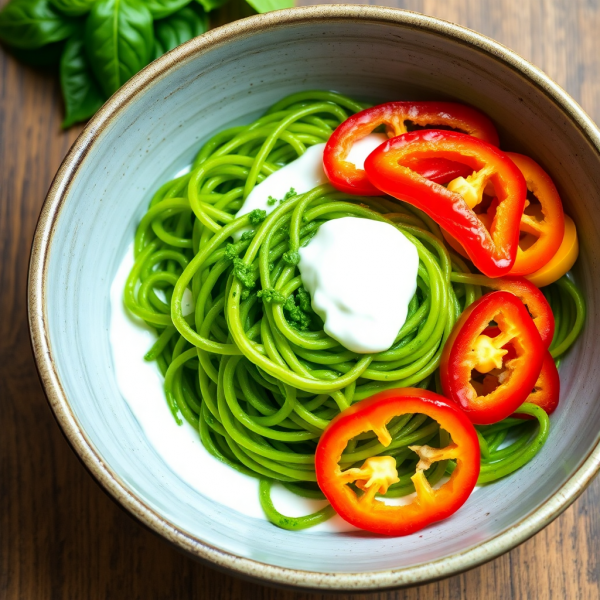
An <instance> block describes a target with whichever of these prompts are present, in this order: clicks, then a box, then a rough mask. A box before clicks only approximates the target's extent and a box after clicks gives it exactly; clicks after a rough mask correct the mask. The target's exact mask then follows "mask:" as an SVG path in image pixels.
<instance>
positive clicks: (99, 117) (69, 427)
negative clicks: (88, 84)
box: [27, 4, 600, 591]
mask: <svg viewBox="0 0 600 600" xmlns="http://www.w3.org/2000/svg"><path fill="white" fill-rule="evenodd" d="M315 20H320V21H365V22H371V23H377V22H379V23H385V24H392V25H399V26H402V27H404V28H411V29H421V30H424V31H427V32H429V33H434V34H437V35H439V36H441V37H444V38H446V39H449V40H452V41H454V42H458V43H462V44H464V45H467V46H470V47H471V48H474V49H475V50H477V51H479V52H481V53H484V54H487V55H489V56H491V57H492V58H494V59H495V60H497V61H499V62H500V63H503V64H504V65H505V66H507V67H509V68H511V69H512V70H513V71H516V72H518V73H519V74H521V75H522V76H524V77H525V78H526V79H527V80H528V81H529V82H530V83H533V84H534V85H535V86H536V87H538V88H539V89H540V90H541V92H542V93H544V94H545V95H546V96H547V97H549V98H550V99H551V100H552V101H554V103H555V104H556V105H558V106H559V107H560V108H561V109H562V111H563V112H564V113H565V114H566V115H567V116H568V117H569V119H570V121H571V122H572V123H573V124H574V125H575V126H576V127H577V128H578V129H579V130H580V131H581V132H582V133H583V135H584V136H585V137H586V138H587V140H588V142H589V143H590V144H591V145H592V147H594V148H595V150H596V152H597V154H598V156H599V158H600V131H599V130H598V129H597V127H596V126H595V124H594V123H593V121H592V120H591V119H590V117H589V116H588V115H587V114H586V113H585V112H584V111H583V109H582V108H581V107H580V106H579V105H578V104H577V103H576V102H575V101H574V100H573V99H572V98H571V97H570V96H569V95H568V94H567V93H566V92H565V91H564V90H563V89H562V88H561V87H560V86H558V84H556V83H555V82H553V81H552V80H551V79H550V78H549V77H548V76H547V75H546V74H545V73H543V72H542V71H541V70H540V69H538V68H537V67H535V66H534V65H532V64H531V63H529V62H528V61H526V60H525V59H523V58H521V57H520V56H519V55H517V54H516V53H515V52H513V51H511V50H509V49H508V48H506V47H505V46H503V45H502V44H500V43H498V42H496V41H494V40H492V39H490V38H488V37H486V36H484V35H482V34H479V33H477V32H474V31H472V30H470V29H467V28H465V27H462V26H459V25H456V24H454V23H450V22H447V21H443V20H441V19H437V18H435V17H430V16H426V15H422V14H420V13H415V12H411V11H406V10H402V9H394V8H386V7H379V6H361V5H344V4H338V5H318V6H306V7H297V8H290V9H285V10H280V11H274V12H271V13H266V14H262V15H254V16H251V17H248V18H245V19H241V20H239V21H235V22H233V23H230V24H228V25H224V26H222V27H218V28H216V29H213V30H211V31H209V32H207V33H205V34H204V35H202V36H199V37H197V38H195V39H193V40H190V41H189V42H186V43H185V44H183V45H182V46H179V47H178V48H176V49H175V50H172V51H171V52H169V53H168V54H166V55H164V56H162V57H161V58H159V59H158V60H156V61H154V62H153V63H151V64H150V65H148V66H147V67H146V68H144V69H143V70H142V71H140V72H139V73H138V74H137V75H135V76H134V77H133V78H132V79H130V80H129V81H128V82H127V83H126V84H125V85H124V86H123V87H122V88H121V89H119V90H118V91H117V92H116V93H115V94H114V95H113V96H112V97H111V98H110V99H109V100H108V101H107V102H106V104H105V105H104V106H103V107H102V108H101V109H100V110H99V111H98V113H97V114H96V115H95V116H94V117H93V118H92V119H91V121H90V122H89V123H88V124H87V126H86V127H85V128H84V130H83V131H82V132H81V134H80V135H79V137H78V138H77V140H76V141H75V143H74V144H73V146H72V147H71V149H70V150H69V152H68V154H67V156H66V157H65V159H64V161H63V163H62V165H61V167H60V169H59V170H58V172H57V174H56V176H55V178H54V180H53V182H52V185H51V187H50V190H49V192H48V195H47V197H46V200H45V201H44V204H43V206H42V209H41V213H40V217H39V220H38V224H37V227H36V231H35V235H34V239H33V245H32V249H31V256H30V263H29V275H28V289H27V303H28V320H29V328H30V336H31V344H32V349H33V354H34V357H35V362H36V366H37V369H38V373H39V377H40V380H41V382H42V385H43V388H44V391H45V393H46V396H47V399H48V403H49V405H50V407H51V409H52V412H53V414H54V416H55V418H56V421H57V422H58V424H59V426H60V427H61V429H62V431H63V433H64V435H65V437H66V438H67V441H68V442H69V444H70V445H71V447H72V448H73V450H74V451H75V452H76V454H77V455H78V457H79V458H80V460H81V461H82V463H83V464H84V466H85V467H86V468H87V470H88V471H89V472H90V474H91V475H92V476H93V477H94V478H95V479H96V481H97V482H98V483H99V484H100V485H101V486H102V487H103V488H104V490H105V491H106V492H108V493H109V495H110V496H112V498H113V499H114V500H116V501H117V502H118V503H119V504H121V505H122V506H123V507H124V508H125V509H127V511H128V512H129V513H130V514H131V515H133V516H134V517H135V518H136V519H137V520H138V521H140V522H141V523H142V524H143V525H145V526H146V527H147V528H149V529H150V530H152V531H153V532H155V533H157V534H159V535H160V536H162V537H163V538H165V539H166V540H167V541H169V542H170V543H171V544H173V545H175V546H176V547H178V548H179V549H181V550H183V551H184V552H186V553H187V554H189V555H191V556H193V557H195V558H197V559H199V560H201V561H203V562H205V563H208V564H210V565H212V566H214V567H216V568H219V569H221V570H224V571H227V572H229V573H232V574H236V575H238V576H242V577H244V578H248V579H253V580H258V581H260V582H262V583H268V584H271V585H279V586H285V587H292V588H303V589H314V590H340V591H341V590H344V591H374V590H381V589H386V588H399V587H405V586H410V585H415V584H423V583H427V582H431V581H435V580H437V579H441V578H443V577H448V576H450V575H454V574H457V573H460V572H462V571H465V570H467V569H470V568H473V567H475V566H478V565H480V564H483V563H485V562H487V561H489V560H492V559H493V558H496V557H497V556H499V555H501V554H503V553H504V552H507V551H508V550H510V549H512V548H514V547H515V546H517V545H518V544H520V543H522V542H523V541H525V540H527V539H528V538H529V537H531V536H532V535H534V534H535V533H537V532H538V531H539V530H540V529H542V528H543V527H545V526H546V525H547V524H549V523H550V522H551V521H552V520H554V519H555V518H556V517H557V516H559V515H560V514H561V513H562V512H563V511H564V510H565V509H566V508H568V507H569V506H570V505H571V503H573V502H574V501H575V500H576V499H577V498H578V497H579V495H580V494H581V493H582V492H583V491H584V489H585V488H586V487H587V485H588V484H589V483H590V481H591V480H592V478H593V477H594V476H595V475H596V473H597V472H598V470H599V469H600V442H599V441H597V442H596V444H595V446H594V447H593V448H592V449H591V450H590V452H589V453H588V455H587V456H586V457H584V458H583V459H582V461H581V464H580V466H579V467H578V469H577V470H576V471H575V473H574V474H573V475H572V476H571V477H570V478H569V480H568V481H566V482H565V484H564V485H563V486H562V487H560V488H559V489H558V490H557V491H556V492H555V493H554V494H553V495H552V496H551V497H550V498H549V499H548V500H546V501H545V502H544V503H543V504H542V505H540V506H539V507H538V508H537V509H535V510H534V511H532V512H530V513H529V514H528V515H526V516H525V517H524V518H523V519H521V520H520V521H519V522H517V523H515V524H514V525H513V526H512V527H510V528H509V529H508V530H506V531H504V532H503V533H500V534H498V535H497V536H495V537H493V538H492V539H490V540H487V541H485V542H482V543H480V544H478V545H476V546H474V547H473V548H470V549H469V550H466V551H463V552H459V553H456V554H453V555H450V556H447V557H444V558H440V559H437V560H435V561H433V562H430V563H424V564H419V565H414V566H411V567H403V568H398V569H386V570H382V571H375V572H355V573H321V572H315V571H305V570H298V569H291V568H286V567H279V566H274V565H269V564H266V563H261V562H258V561H256V560H253V559H248V558H244V557H240V556H237V555H235V554H233V553H230V552H226V551H223V550H221V549H219V548H216V547H214V546H212V545H210V544H207V543H206V542H203V541H202V540H201V539H199V538H197V537H195V536H193V535H191V534H190V533H188V532H186V531H184V530H182V529H180V528H179V527H177V526H176V525H174V524H173V523H172V522H170V521H169V520H168V519H166V518H164V517H162V516H161V515H160V514H159V513H158V512H157V511H155V510H154V509H153V508H151V507H150V506H148V505H147V504H146V503H145V502H144V501H143V500H142V499H141V498H139V497H137V495H136V493H135V492H134V491H133V490H132V489H131V488H130V487H129V486H128V485H127V484H126V483H125V482H124V481H123V480H122V479H121V478H120V477H119V475H118V474H117V473H116V472H115V471H113V469H112V468H111V466H110V465H109V464H107V463H105V462H104V461H103V459H102V457H101V455H100V454H99V452H98V451H97V450H96V448H95V447H94V445H93V444H92V443H91V440H90V439H89V438H88V436H87V434H86V433H85V431H84V430H83V429H82V427H81V426H80V424H79V422H78V420H77V418H76V416H75V414H74V412H73V411H72V409H71V407H70V404H69V400H68V399H67V396H66V394H65V391H64V389H63V387H62V385H61V382H60V377H59V375H58V372H57V369H56V366H55V363H54V359H53V355H52V346H51V343H50V339H49V332H48V328H47V314H46V276H47V269H48V260H49V256H50V250H51V246H52V237H53V233H54V229H55V226H56V223H57V220H58V217H59V214H60V211H61V208H62V206H63V204H64V202H65V199H66V197H67V195H68V192H69V189H70V187H71V184H72V182H73V180H74V178H75V176H76V174H77V171H78V169H79V166H80V165H81V163H82V162H83V160H84V158H85V157H86V156H87V154H88V153H89V152H90V150H91V148H92V147H93V145H94V143H95V141H96V139H97V138H98V137H99V135H100V134H101V133H102V131H103V130H104V129H105V128H106V127H107V126H109V125H110V124H111V122H113V121H114V120H116V119H117V118H118V115H119V112H120V110H121V109H122V108H123V107H125V106H126V105H128V104H129V103H130V102H132V101H133V100H135V98H136V96H137V95H138V94H140V93H143V92H145V91H147V90H148V89H149V88H151V87H152V85H153V83H154V82H156V81H158V80H159V79H162V78H163V77H165V76H167V74H168V73H169V72H170V71H171V70H172V69H175V68H177V66H178V65H179V64H181V63H185V62H188V61H190V60H193V59H194V58H195V57H197V56H198V55H200V54H203V53H205V52H208V51H210V50H211V49H213V48H215V47H217V46H220V45H222V44H225V43H227V42H229V41H232V40H236V39H243V38H245V37H248V36H251V35H255V34H258V33H261V32H263V31H267V30H269V29H273V28H279V27H282V26H286V25H294V24H299V23H303V22H308V21H315Z"/></svg>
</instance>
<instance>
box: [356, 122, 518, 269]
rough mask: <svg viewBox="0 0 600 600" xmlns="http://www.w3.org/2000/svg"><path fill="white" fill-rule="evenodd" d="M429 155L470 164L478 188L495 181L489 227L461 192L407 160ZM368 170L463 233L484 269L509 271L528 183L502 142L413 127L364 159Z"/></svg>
mask: <svg viewBox="0 0 600 600" xmlns="http://www.w3.org/2000/svg"><path fill="white" fill-rule="evenodd" d="M431 157H438V158H447V159H450V160H455V161H460V162H463V163H465V164H467V165H469V166H470V167H471V168H472V169H473V171H475V173H474V175H473V176H472V177H473V180H474V181H477V183H478V186H479V189H482V188H483V187H485V185H486V184H487V183H489V182H491V183H492V184H493V186H494V191H495V194H496V196H497V198H498V201H499V202H498V208H497V209H496V214H495V216H494V220H493V222H492V225H491V227H490V230H489V231H488V230H487V229H486V228H485V226H484V225H483V223H482V222H481V220H480V219H479V218H478V217H477V215H476V214H475V213H474V212H473V210H472V209H471V208H469V205H468V204H467V202H466V200H465V198H463V196H461V195H460V194H458V193H456V192H452V191H450V190H448V189H446V188H445V187H443V186H441V185H439V184H436V183H432V182H431V181H428V180H427V179H425V178H424V177H422V176H421V175H419V174H418V173H416V172H415V171H413V170H411V169H410V168H409V167H407V166H406V164H410V162H411V161H412V160H415V159H422V158H431ZM365 170H366V172H367V176H368V177H369V180H370V181H371V183H373V185H375V186H376V187H377V188H378V189H380V190H381V191H382V192H384V193H386V194H389V195H390V196H393V197H394V198H398V199H399V200H403V201H405V202H408V203H409V204H412V205H414V206H416V207H417V208H420V209H421V210H423V211H424V212H425V213H427V214H428V215H429V216H430V217H431V218H432V219H433V220H434V221H435V222H436V223H437V224H438V225H440V226H441V227H442V228H443V229H445V230H446V231H448V232H449V233H450V234H451V235H453V236H454V237H455V238H457V239H459V240H460V241H461V243H462V245H463V247H464V248H465V250H466V251H467V253H468V255H469V258H470V259H471V260H472V261H473V263H474V264H475V266H476V267H477V268H478V269H479V270H480V271H481V272H483V273H484V274H485V275H487V276H488V277H500V276H501V275H504V274H506V273H508V272H509V271H510V269H511V268H512V266H513V264H514V262H515V259H516V256H517V249H518V245H519V223H520V220H521V215H522V214H523V209H524V207H525V200H526V196H527V187H526V185H525V179H524V178H523V175H522V174H521V172H520V171H519V169H518V168H517V167H516V166H515V164H514V163H513V162H512V161H511V160H510V159H509V158H508V157H507V156H506V155H505V154H504V153H503V152H501V151H500V150H499V149H498V148H496V147H495V146H492V145H491V144H488V143H487V142H483V141H482V140H479V139H477V138H474V137H473V136H470V135H465V134H462V133H456V132H454V131H437V130H421V131H413V132H410V133H406V134H404V135H401V136H398V137H396V138H392V139H391V140H388V141H387V142H385V143H383V144H382V145H381V146H379V147H378V148H376V149H375V150H374V151H373V152H372V153H371V154H370V155H369V157H368V158H367V160H366V161H365Z"/></svg>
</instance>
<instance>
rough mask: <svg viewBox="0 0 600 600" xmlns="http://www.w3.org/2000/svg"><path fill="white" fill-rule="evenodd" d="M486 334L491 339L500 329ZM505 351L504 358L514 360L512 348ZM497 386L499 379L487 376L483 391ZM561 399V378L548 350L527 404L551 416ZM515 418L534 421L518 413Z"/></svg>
mask: <svg viewBox="0 0 600 600" xmlns="http://www.w3.org/2000/svg"><path fill="white" fill-rule="evenodd" d="M484 334H485V335H487V336H489V337H492V338H493V337H496V336H497V335H499V334H500V329H499V328H498V327H488V328H487V329H486V330H485V331H484ZM505 349H506V350H508V353H507V354H506V356H505V357H504V358H505V360H510V359H511V358H514V356H515V351H514V349H513V348H512V346H505ZM496 386H497V377H495V376H494V375H486V377H484V379H483V385H482V389H483V390H486V389H487V390H492V389H494V388H495V387H496ZM559 397H560V377H559V375H558V369H557V368H556V363H555V362H554V359H553V358H552V355H551V354H550V352H549V351H548V350H546V354H545V355H544V360H543V362H542V370H541V371H540V374H539V375H538V378H537V381H536V382H535V386H534V387H533V390H532V392H531V394H529V396H527V399H526V400H525V402H528V403H529V404H535V405H536V406H539V407H540V408H543V409H544V410H545V411H546V413H547V414H548V415H551V414H552V413H553V412H554V411H555V410H556V407H557V406H558V401H559ZM514 416H515V417H520V418H521V419H533V418H534V417H531V416H529V415H526V414H522V413H519V412H518V411H517V412H516V413H515V414H514Z"/></svg>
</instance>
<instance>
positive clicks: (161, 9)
mask: <svg viewBox="0 0 600 600" xmlns="http://www.w3.org/2000/svg"><path fill="white" fill-rule="evenodd" d="M190 2H191V0H146V1H145V3H144V4H145V5H146V6H147V7H148V10H149V11H150V12H151V13H152V16H153V17H154V18H155V19H164V18H165V17H168V16H170V15H172V14H173V13H175V12H177V11H178V10H180V9H182V8H183V7H184V6H187V5H188V4H189V3H190Z"/></svg>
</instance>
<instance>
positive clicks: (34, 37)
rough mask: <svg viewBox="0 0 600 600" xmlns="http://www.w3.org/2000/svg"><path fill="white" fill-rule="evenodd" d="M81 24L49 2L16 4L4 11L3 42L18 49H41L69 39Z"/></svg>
mask: <svg viewBox="0 0 600 600" xmlns="http://www.w3.org/2000/svg"><path fill="white" fill-rule="evenodd" d="M76 29H77V22H76V21H74V20H73V19H70V18H69V17H65V16H63V15H61V14H60V13H59V12H58V11H57V10H55V9H54V7H53V6H51V5H50V3H49V2H48V0H12V2H9V3H8V4H7V5H6V6H5V7H4V8H3V9H2V11H0V40H2V41H3V42H6V43H7V44H8V45H9V46H14V47H15V48H27V49H32V48H40V47H41V46H45V45H46V44H51V43H52V42H60V41H61V40H64V39H66V38H68V37H69V36H70V35H71V34H72V33H74V32H75V30H76Z"/></svg>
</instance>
